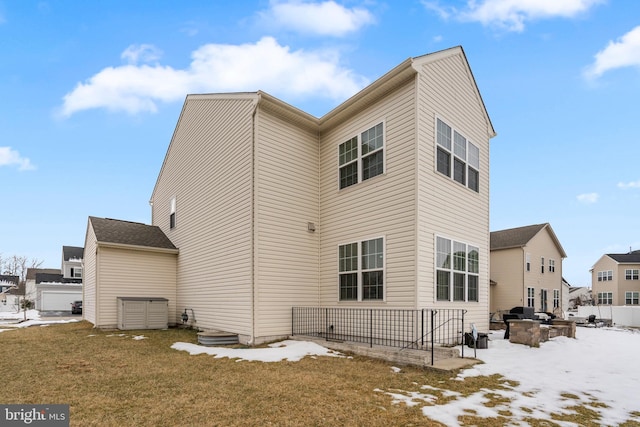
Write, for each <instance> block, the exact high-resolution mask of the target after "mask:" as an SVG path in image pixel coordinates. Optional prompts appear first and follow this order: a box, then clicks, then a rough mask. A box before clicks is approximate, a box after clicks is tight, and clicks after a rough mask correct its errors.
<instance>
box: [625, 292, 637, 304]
mask: <svg viewBox="0 0 640 427" xmlns="http://www.w3.org/2000/svg"><path fill="white" fill-rule="evenodd" d="M639 300H640V292H633V291H630V292H625V293H624V303H625V304H626V305H638V304H639V303H640V301H639Z"/></svg>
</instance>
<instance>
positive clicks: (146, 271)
mask: <svg viewBox="0 0 640 427" xmlns="http://www.w3.org/2000/svg"><path fill="white" fill-rule="evenodd" d="M97 256H98V260H99V263H98V271H97V274H98V283H99V286H98V288H97V302H98V304H99V306H100V310H99V313H100V318H99V319H97V322H96V324H95V326H97V327H116V326H117V324H118V311H117V310H118V306H117V298H118V297H163V298H167V299H168V300H169V323H170V324H175V323H176V322H175V319H176V275H175V271H176V255H175V254H167V253H161V252H148V251H143V250H130V249H122V248H112V247H105V246H102V245H100V244H98V253H97Z"/></svg>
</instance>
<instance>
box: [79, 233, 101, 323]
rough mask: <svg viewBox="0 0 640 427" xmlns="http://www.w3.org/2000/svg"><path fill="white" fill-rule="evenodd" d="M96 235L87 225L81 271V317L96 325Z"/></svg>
mask: <svg viewBox="0 0 640 427" xmlns="http://www.w3.org/2000/svg"><path fill="white" fill-rule="evenodd" d="M97 286H98V283H97V270H96V234H95V233H94V232H93V227H92V226H91V223H89V224H88V227H87V234H86V236H85V241H84V268H83V270H82V317H83V319H85V320H88V321H89V322H91V323H93V324H94V325H95V324H96V316H97V311H96V287H97Z"/></svg>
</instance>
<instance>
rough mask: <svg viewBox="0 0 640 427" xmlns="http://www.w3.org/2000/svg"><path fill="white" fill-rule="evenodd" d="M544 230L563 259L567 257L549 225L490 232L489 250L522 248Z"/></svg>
mask: <svg viewBox="0 0 640 427" xmlns="http://www.w3.org/2000/svg"><path fill="white" fill-rule="evenodd" d="M544 229H546V230H547V231H548V232H549V236H550V237H551V240H552V241H553V243H554V244H555V245H556V247H557V248H558V251H559V252H560V255H561V256H562V257H563V258H566V257H567V254H566V253H565V251H564V249H563V248H562V245H561V244H560V241H559V240H558V238H557V237H556V234H555V233H554V232H553V229H552V228H551V225H549V223H544V224H533V225H526V226H524V227H516V228H509V229H507V230H499V231H492V232H491V250H492V251H495V250H501V249H512V248H522V247H524V246H526V245H527V244H528V243H529V242H530V241H531V239H533V238H534V237H535V236H536V235H537V234H538V233H540V231H542V230H544Z"/></svg>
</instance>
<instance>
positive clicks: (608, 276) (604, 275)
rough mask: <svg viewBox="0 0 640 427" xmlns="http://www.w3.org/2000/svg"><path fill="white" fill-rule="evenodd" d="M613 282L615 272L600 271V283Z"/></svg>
mask: <svg viewBox="0 0 640 427" xmlns="http://www.w3.org/2000/svg"><path fill="white" fill-rule="evenodd" d="M611 280H613V270H605V271H598V282H607V281H609V282H610V281H611Z"/></svg>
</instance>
